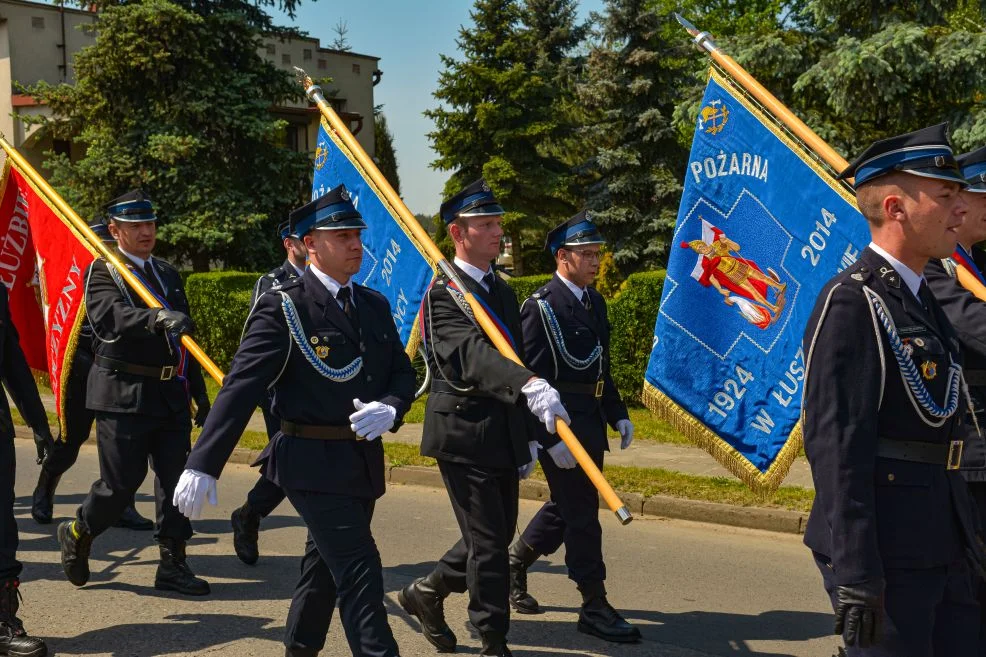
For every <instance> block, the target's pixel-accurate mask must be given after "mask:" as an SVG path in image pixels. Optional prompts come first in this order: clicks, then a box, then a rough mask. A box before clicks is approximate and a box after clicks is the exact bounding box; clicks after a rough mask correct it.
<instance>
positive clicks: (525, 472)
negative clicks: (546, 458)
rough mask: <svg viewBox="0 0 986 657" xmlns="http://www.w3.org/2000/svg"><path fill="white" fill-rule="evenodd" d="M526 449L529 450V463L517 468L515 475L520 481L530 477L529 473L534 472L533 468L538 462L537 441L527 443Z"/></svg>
mask: <svg viewBox="0 0 986 657" xmlns="http://www.w3.org/2000/svg"><path fill="white" fill-rule="evenodd" d="M527 447H528V449H530V450H531V462H530V463H528V464H527V465H522V466H520V467H519V468H517V474H519V475H520V478H521V479H527V478H528V477H530V476H531V473H532V472H534V466H535V465H537V462H538V441H536V440H532V441H530V442H528V443H527Z"/></svg>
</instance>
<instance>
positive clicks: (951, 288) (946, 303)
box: [924, 260, 986, 482]
mask: <svg viewBox="0 0 986 657" xmlns="http://www.w3.org/2000/svg"><path fill="white" fill-rule="evenodd" d="M957 266H958V265H956V264H955V263H954V262H951V261H949V262H947V263H946V262H943V261H941V260H932V261H931V262H929V263H928V266H927V267H925V269H924V277H925V279H927V281H928V287H930V288H931V291H932V292H933V293H934V295H935V298H936V299H938V303H939V304H941V307H942V310H944V311H945V314H946V315H947V316H948V320H949V321H950V322H951V323H952V326H953V327H954V328H955V332H956V334H957V335H958V336H959V341H960V342H961V343H962V356H963V372H964V374H965V377H966V381H967V383H968V384H969V393H970V395H971V397H972V403H973V407H974V408H975V409H976V415H977V418H978V420H979V426H980V429H982V430H983V431H986V413H984V410H986V302H983V301H980V300H979V299H978V298H976V296H975V295H974V294H973V293H972V292H970V291H969V290H967V289H965V288H964V287H962V286H961V285H959V282H958V280H957V279H956V277H955V267H957ZM962 401H963V402H964V401H965V400H962ZM961 408H962V410H963V411H965V408H966V407H965V404H964V403H963V404H962V407H961ZM966 429H967V430H968V431H967V433H966V444H965V451H964V452H963V454H962V465H963V468H962V474H963V476H965V478H966V481H979V482H986V439H983V438H982V437H981V436H978V435H977V434H976V432H975V429H974V428H973V425H972V424H971V421H970V422H967V423H966Z"/></svg>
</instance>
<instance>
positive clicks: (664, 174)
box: [578, 0, 686, 274]
mask: <svg viewBox="0 0 986 657" xmlns="http://www.w3.org/2000/svg"><path fill="white" fill-rule="evenodd" d="M652 5H653V3H651V2H647V1H646V0H608V1H607V3H606V13H605V15H604V16H599V15H596V16H595V17H594V18H595V21H596V22H597V24H598V29H597V33H596V43H594V44H593V46H592V48H591V49H590V51H589V55H588V60H587V64H586V70H585V77H584V81H583V82H582V84H580V85H579V88H578V94H579V101H580V102H581V103H582V105H583V106H584V108H585V110H586V112H587V113H588V115H589V123H588V124H587V125H586V126H585V128H584V130H583V139H584V141H585V143H586V144H589V145H591V149H592V150H591V152H590V154H589V157H588V158H587V160H586V162H585V163H584V165H583V168H582V172H583V174H584V175H585V176H586V177H587V179H588V187H587V189H588V206H589V207H590V208H591V209H592V210H594V218H595V220H596V221H597V223H598V224H599V225H600V227H601V229H602V231H603V233H604V234H605V235H606V239H607V240H608V242H609V245H610V248H611V249H612V250H613V259H614V261H615V264H616V265H617V266H618V268H619V270H620V271H621V272H623V273H624V274H630V273H633V272H635V271H640V270H642V269H647V268H656V267H658V266H659V265H660V264H661V263H663V262H665V261H666V257H667V250H668V242H669V239H670V237H671V232H672V230H673V228H674V222H675V218H676V216H677V208H678V201H679V198H680V194H681V183H680V180H681V179H682V176H683V172H684V161H685V156H686V152H685V150H684V148H682V146H681V145H680V143H679V141H678V135H677V132H676V128H675V126H674V123H673V121H672V115H673V113H674V109H675V105H676V103H677V100H678V91H679V89H680V88H681V80H682V76H683V74H684V72H683V70H682V64H681V59H680V57H667V56H666V53H667V52H669V51H671V52H673V51H674V49H675V47H676V46H675V45H673V44H672V43H669V41H668V36H667V35H668V33H669V30H670V21H671V20H673V18H671V16H670V15H669V14H664V15H659V14H658V12H657V11H656V10H655V9H654V8H653V7H652ZM676 43H680V40H679V41H677V42H676Z"/></svg>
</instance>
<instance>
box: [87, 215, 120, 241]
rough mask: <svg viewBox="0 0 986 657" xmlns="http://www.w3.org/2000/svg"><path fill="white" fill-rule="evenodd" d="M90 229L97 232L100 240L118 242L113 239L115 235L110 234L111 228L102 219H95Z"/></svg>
mask: <svg viewBox="0 0 986 657" xmlns="http://www.w3.org/2000/svg"><path fill="white" fill-rule="evenodd" d="M89 230H91V231H92V232H94V233H95V234H96V237H98V238H99V239H100V240H102V241H104V242H116V240H115V239H113V236H112V235H110V229H109V227H108V226H107V225H106V222H104V221H103V220H102V219H100V220H98V221H94V222H92V223H91V224H89Z"/></svg>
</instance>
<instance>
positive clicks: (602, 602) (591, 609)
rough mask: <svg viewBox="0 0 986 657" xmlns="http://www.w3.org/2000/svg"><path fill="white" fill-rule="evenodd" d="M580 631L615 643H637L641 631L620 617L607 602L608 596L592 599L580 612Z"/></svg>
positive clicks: (584, 604) (585, 603)
mask: <svg viewBox="0 0 986 657" xmlns="http://www.w3.org/2000/svg"><path fill="white" fill-rule="evenodd" d="M578 630H579V632H582V633H583V634H591V635H592V636H596V637H599V638H600V639H603V640H604V641H611V642H613V643H636V642H638V641H640V630H638V629H637V628H636V627H634V626H633V625H631V624H630V623H628V622H627V621H626V619H624V618H623V617H622V616H620V614H619V612H617V611H616V610H615V609H613V606H612V605H611V604H609V602H608V601H607V600H606V596H604V595H603V596H598V597H594V598H591V599H589V600H587V601H586V602H584V603H583V604H582V609H581V610H580V611H579V623H578Z"/></svg>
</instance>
